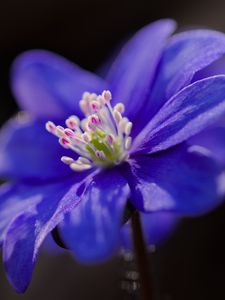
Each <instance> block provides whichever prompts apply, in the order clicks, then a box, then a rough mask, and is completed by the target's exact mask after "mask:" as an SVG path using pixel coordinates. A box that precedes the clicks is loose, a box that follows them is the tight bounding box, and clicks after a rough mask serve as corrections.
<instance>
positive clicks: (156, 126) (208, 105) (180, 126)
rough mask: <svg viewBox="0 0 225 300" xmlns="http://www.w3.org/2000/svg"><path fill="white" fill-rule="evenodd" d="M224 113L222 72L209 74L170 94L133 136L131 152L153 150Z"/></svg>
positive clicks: (171, 143) (187, 135) (196, 130)
mask: <svg viewBox="0 0 225 300" xmlns="http://www.w3.org/2000/svg"><path fill="white" fill-rule="evenodd" d="M224 114H225V76H223V75H218V76H215V77H209V78H207V79H203V80H200V81H197V82H195V83H193V84H192V85H189V86H188V87H186V88H184V89H183V90H181V91H180V92H179V93H177V94H176V95H175V96H174V97H172V98H171V99H170V100H169V101H167V103H165V105H164V106H163V107H162V108H161V109H160V111H159V112H158V113H157V114H156V115H155V117H154V118H153V119H152V120H151V121H150V122H149V123H148V124H147V126H146V127H145V128H144V129H143V130H142V132H141V133H140V134H139V135H138V136H137V138H136V139H135V140H134V144H133V148H132V152H141V153H154V152H158V151H161V150H165V149H167V148H169V147H172V146H174V145H176V144H179V143H181V142H183V141H185V140H187V139H188V138H190V137H191V136H193V135H195V134H197V133H199V132H201V131H202V130H204V129H206V128H207V127H209V126H210V125H211V124H213V123H214V122H216V121H217V120H218V119H219V118H220V117H221V116H222V115H224Z"/></svg>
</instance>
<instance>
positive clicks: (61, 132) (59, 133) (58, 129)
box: [55, 126, 64, 137]
mask: <svg viewBox="0 0 225 300" xmlns="http://www.w3.org/2000/svg"><path fill="white" fill-rule="evenodd" d="M55 133H56V135H57V136H58V137H62V136H63V135H64V128H63V127H62V126H56V128H55Z"/></svg>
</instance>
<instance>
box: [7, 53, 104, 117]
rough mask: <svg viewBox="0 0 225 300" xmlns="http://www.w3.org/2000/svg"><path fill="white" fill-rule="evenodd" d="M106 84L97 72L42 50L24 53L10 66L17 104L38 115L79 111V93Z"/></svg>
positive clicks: (95, 90) (45, 115)
mask: <svg viewBox="0 0 225 300" xmlns="http://www.w3.org/2000/svg"><path fill="white" fill-rule="evenodd" d="M105 88H106V85H105V83H104V82H103V80H102V79H100V78H98V77H97V76H96V75H94V74H91V73H90V72H87V71H84V70H82V69H81V68H80V67H78V66H76V65H74V64H72V63H70V62H69V61H67V60H66V59H64V58H63V57H61V56H59V55H57V54H53V53H51V52H48V51H44V50H32V51H28V52H25V53H23V54H22V55H20V56H19V57H18V58H17V59H16V61H15V63H14V65H13V69H12V90H13V92H14V95H15V97H16V98H17V100H18V102H19V105H20V107H21V108H22V109H24V110H26V111H28V112H30V113H31V114H32V115H34V116H36V117H39V118H45V119H46V118H65V117H67V116H68V115H71V114H72V113H73V114H80V109H79V104H78V103H79V100H80V99H81V96H82V93H83V92H85V91H90V92H96V93H101V92H102V90H104V89H105Z"/></svg>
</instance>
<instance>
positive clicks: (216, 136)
mask: <svg viewBox="0 0 225 300" xmlns="http://www.w3.org/2000/svg"><path fill="white" fill-rule="evenodd" d="M187 142H188V144H190V145H199V146H202V147H204V148H207V149H208V150H210V152H211V155H212V156H213V157H214V158H215V159H216V160H217V161H218V162H219V163H221V164H222V165H223V166H225V126H215V127H212V128H209V129H207V130H204V131H203V132H201V133H199V134H197V135H195V136H193V137H192V138H190V139H189V140H188V141H187Z"/></svg>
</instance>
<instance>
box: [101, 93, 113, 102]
mask: <svg viewBox="0 0 225 300" xmlns="http://www.w3.org/2000/svg"><path fill="white" fill-rule="evenodd" d="M102 97H103V99H104V100H105V103H108V102H110V100H111V99H112V94H111V92H110V91H103V93H102Z"/></svg>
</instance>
